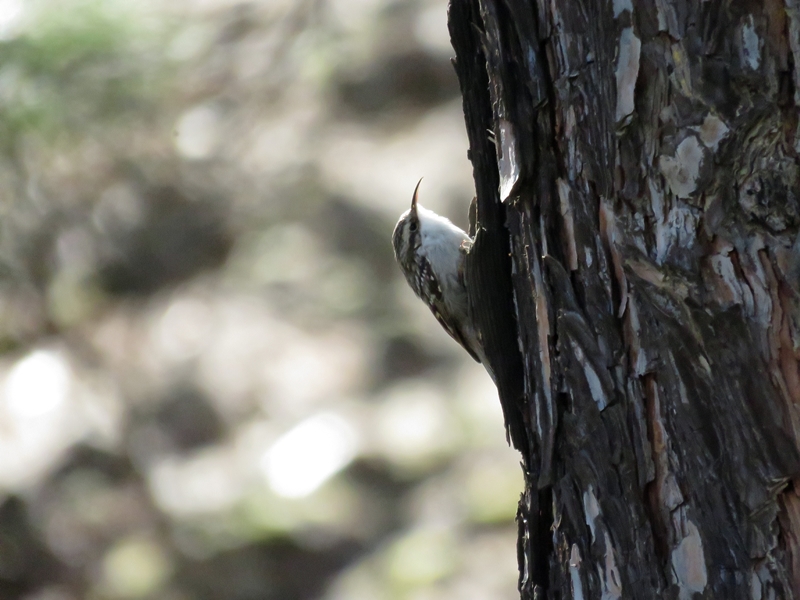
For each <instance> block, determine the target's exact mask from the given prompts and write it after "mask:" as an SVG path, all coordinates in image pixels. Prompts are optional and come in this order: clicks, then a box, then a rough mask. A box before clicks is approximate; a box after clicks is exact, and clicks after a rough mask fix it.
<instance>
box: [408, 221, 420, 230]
mask: <svg viewBox="0 0 800 600" xmlns="http://www.w3.org/2000/svg"><path fill="white" fill-rule="evenodd" d="M408 229H409V231H416V230H417V229H419V226H418V225H417V222H416V221H411V225H409V226H408Z"/></svg>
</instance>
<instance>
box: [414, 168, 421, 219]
mask: <svg viewBox="0 0 800 600" xmlns="http://www.w3.org/2000/svg"><path fill="white" fill-rule="evenodd" d="M420 183H422V177H420V178H419V181H418V182H417V187H415V188H414V196H412V198H411V214H412V215H415V214H417V199H418V198H419V184H420Z"/></svg>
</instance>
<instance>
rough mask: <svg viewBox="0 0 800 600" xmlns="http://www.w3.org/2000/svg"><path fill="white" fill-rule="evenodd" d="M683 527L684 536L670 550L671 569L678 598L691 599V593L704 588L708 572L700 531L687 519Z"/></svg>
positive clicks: (699, 591) (701, 590)
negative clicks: (676, 586) (684, 528)
mask: <svg viewBox="0 0 800 600" xmlns="http://www.w3.org/2000/svg"><path fill="white" fill-rule="evenodd" d="M685 527H686V531H687V534H686V536H685V537H684V538H683V539H682V540H681V541H680V542H679V543H678V545H677V546H676V547H675V549H674V550H673V551H672V570H673V573H674V575H675V578H676V580H677V584H678V587H679V589H680V592H679V594H680V595H679V597H680V599H681V600H691V598H692V595H693V594H700V593H702V592H703V590H705V589H706V584H707V583H708V573H707V572H706V559H705V555H704V554H703V540H702V539H701V538H700V532H699V531H698V529H697V526H696V525H695V524H694V523H692V522H691V521H687V522H686V523H685Z"/></svg>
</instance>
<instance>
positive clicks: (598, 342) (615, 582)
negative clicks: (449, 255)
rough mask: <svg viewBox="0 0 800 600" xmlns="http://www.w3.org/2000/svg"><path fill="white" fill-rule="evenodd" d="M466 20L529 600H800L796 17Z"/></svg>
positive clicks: (612, 7)
mask: <svg viewBox="0 0 800 600" xmlns="http://www.w3.org/2000/svg"><path fill="white" fill-rule="evenodd" d="M449 21H450V32H451V36H452V41H453V46H454V48H455V51H456V62H455V65H456V71H457V73H458V76H459V80H460V82H461V90H462V94H463V99H464V112H465V118H466V124H467V129H468V133H469V137H470V157H471V159H472V162H473V166H474V174H475V182H476V189H477V196H478V200H477V233H476V242H475V245H474V247H473V251H472V252H471V254H470V256H469V259H468V267H467V277H468V283H469V286H470V294H471V304H472V310H473V316H474V318H475V320H476V321H477V322H478V324H479V326H480V327H481V331H482V333H483V337H484V344H485V346H486V349H487V353H488V354H489V357H490V362H492V363H493V370H494V371H495V373H497V374H498V387H499V392H500V396H501V402H502V404H503V408H504V412H505V416H506V421H507V424H508V429H509V435H510V438H511V441H512V443H513V444H514V446H515V447H517V448H518V449H519V450H520V451H521V453H522V456H523V463H524V468H525V472H526V489H525V492H524V493H523V495H522V498H521V500H520V507H519V514H518V522H519V534H520V538H519V559H520V590H521V595H522V597H523V598H526V599H527V598H586V599H589V598H603V599H615V598H632V599H635V600H644V599H649V598H653V599H660V598H681V599H684V598H686V599H688V598H693V597H703V598H719V599H726V600H729V599H730V600H733V599H738V598H748V599H751V598H752V599H760V598H764V599H767V598H798V599H800V479H795V478H796V477H797V475H798V473H800V452H799V451H798V448H800V371H799V370H798V358H799V357H800V237H799V236H798V230H799V229H800V204H799V203H798V178H799V175H800V171H798V160H797V157H798V154H797V153H798V147H800V138H798V136H797V128H798V118H797V117H798V113H797V104H798V100H800V85H798V84H799V83H800V81H798V79H800V75H798V72H797V71H796V70H795V63H796V62H800V0H785V3H784V2H781V1H779V0H764V1H763V2H727V3H722V2H715V1H710V2H699V1H697V0H695V1H694V2H686V1H683V0H652V1H648V0H613V1H606V2H599V1H585V0H584V1H579V0H451V6H450V13H449ZM696 594H697V595H698V596H695V595H696Z"/></svg>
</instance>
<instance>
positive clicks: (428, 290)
mask: <svg viewBox="0 0 800 600" xmlns="http://www.w3.org/2000/svg"><path fill="white" fill-rule="evenodd" d="M420 267H421V268H420V271H419V284H420V285H419V290H420V296H421V297H422V299H423V300H425V301H426V303H427V304H428V306H429V307H430V309H431V312H432V313H433V316H434V317H436V320H437V321H439V324H440V325H441V326H442V327H443V328H444V330H445V331H446V332H447V333H449V334H450V337H452V338H453V339H454V340H455V341H457V342H458V343H459V344H461V347H462V348H464V350H466V351H467V353H468V354H469V355H470V356H471V357H472V358H474V359H475V360H476V361H477V362H481V360H480V358H478V355H477V354H476V353H475V351H474V350H473V349H472V348H470V346H469V344H468V343H467V340H466V337H465V336H464V332H463V331H461V328H460V327H459V324H458V323H457V322H455V321H454V320H453V319H452V318H448V316H447V315H449V311H448V310H447V308H446V306H445V302H444V294H442V290H441V288H440V287H439V283H438V280H437V279H436V276H435V275H434V273H433V269H432V268H431V265H430V263H429V262H428V261H427V259H425V258H424V257H422V258H421V265H420Z"/></svg>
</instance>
